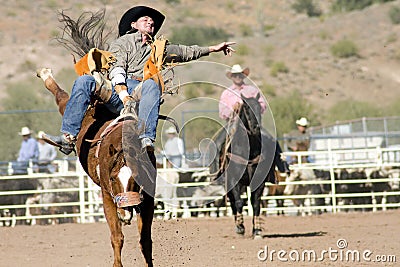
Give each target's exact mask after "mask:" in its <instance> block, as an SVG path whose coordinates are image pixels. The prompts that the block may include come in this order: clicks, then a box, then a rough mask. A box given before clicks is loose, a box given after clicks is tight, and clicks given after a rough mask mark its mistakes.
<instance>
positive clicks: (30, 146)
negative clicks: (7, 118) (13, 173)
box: [17, 127, 39, 162]
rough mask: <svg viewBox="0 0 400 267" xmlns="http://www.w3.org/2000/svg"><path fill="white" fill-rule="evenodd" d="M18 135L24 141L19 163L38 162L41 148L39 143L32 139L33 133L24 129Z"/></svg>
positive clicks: (20, 150) (19, 154) (26, 128)
mask: <svg viewBox="0 0 400 267" xmlns="http://www.w3.org/2000/svg"><path fill="white" fill-rule="evenodd" d="M18 135H20V136H22V138H23V140H22V143H21V148H20V149H19V153H18V159H17V161H19V162H28V161H29V160H33V161H37V159H38V157H39V147H38V143H37V141H36V140H35V139H34V138H33V137H32V131H31V130H30V129H29V128H28V127H22V128H21V132H19V133H18Z"/></svg>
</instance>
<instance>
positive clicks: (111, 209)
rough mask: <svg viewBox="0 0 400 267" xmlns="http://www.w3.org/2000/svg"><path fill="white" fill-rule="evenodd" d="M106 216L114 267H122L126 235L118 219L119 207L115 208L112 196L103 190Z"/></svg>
mask: <svg viewBox="0 0 400 267" xmlns="http://www.w3.org/2000/svg"><path fill="white" fill-rule="evenodd" d="M102 194H103V206H104V215H105V216H106V219H107V223H108V227H109V229H110V232H111V245H112V247H113V250H114V265H113V267H122V262H121V251H122V247H123V245H124V234H123V233H122V224H121V222H120V220H119V218H118V214H117V207H116V206H115V204H114V202H113V199H112V198H111V196H110V194H109V193H107V192H105V190H102Z"/></svg>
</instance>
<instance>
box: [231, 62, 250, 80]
mask: <svg viewBox="0 0 400 267" xmlns="http://www.w3.org/2000/svg"><path fill="white" fill-rule="evenodd" d="M237 73H242V74H244V75H245V76H249V74H250V69H249V68H244V69H243V68H242V67H241V66H240V65H239V64H235V65H233V66H232V68H231V69H230V70H227V71H226V76H227V77H228V78H229V79H231V77H232V74H237Z"/></svg>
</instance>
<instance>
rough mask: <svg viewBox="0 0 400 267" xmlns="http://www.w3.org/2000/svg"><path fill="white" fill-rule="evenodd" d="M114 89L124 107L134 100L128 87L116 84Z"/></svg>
mask: <svg viewBox="0 0 400 267" xmlns="http://www.w3.org/2000/svg"><path fill="white" fill-rule="evenodd" d="M114 89H115V92H116V93H117V94H118V96H119V98H120V99H121V101H122V103H123V104H124V105H125V104H126V102H127V101H129V100H133V98H132V97H131V96H130V95H129V93H128V87H127V86H126V84H116V85H115V86H114Z"/></svg>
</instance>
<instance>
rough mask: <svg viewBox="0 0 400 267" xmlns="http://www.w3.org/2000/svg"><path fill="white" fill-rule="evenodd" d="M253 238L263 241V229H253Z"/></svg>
mask: <svg viewBox="0 0 400 267" xmlns="http://www.w3.org/2000/svg"><path fill="white" fill-rule="evenodd" d="M253 238H254V239H262V238H263V236H262V230H261V229H253Z"/></svg>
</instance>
